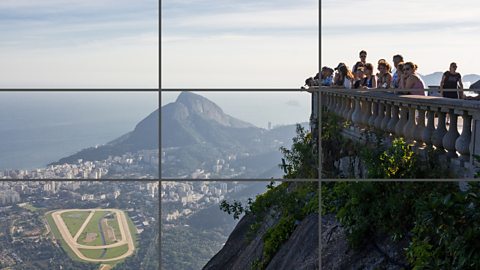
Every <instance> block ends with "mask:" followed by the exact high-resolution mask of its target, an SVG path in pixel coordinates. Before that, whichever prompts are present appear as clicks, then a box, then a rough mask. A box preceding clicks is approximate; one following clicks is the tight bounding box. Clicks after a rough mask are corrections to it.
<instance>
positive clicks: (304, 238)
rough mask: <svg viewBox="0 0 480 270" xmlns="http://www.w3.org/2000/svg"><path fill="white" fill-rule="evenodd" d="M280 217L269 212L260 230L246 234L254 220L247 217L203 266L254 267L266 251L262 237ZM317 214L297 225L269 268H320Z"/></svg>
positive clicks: (207, 269) (242, 269)
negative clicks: (252, 234) (250, 234)
mask: <svg viewBox="0 0 480 270" xmlns="http://www.w3.org/2000/svg"><path fill="white" fill-rule="evenodd" d="M279 219H280V216H279V215H276V214H275V213H273V212H272V213H270V215H267V218H266V220H264V221H263V222H262V225H261V227H260V229H259V230H258V231H257V233H255V235H254V236H251V241H249V239H248V237H247V234H248V232H249V231H250V225H252V224H253V223H254V218H253V216H251V215H247V216H244V217H243V218H242V219H241V220H240V222H239V223H238V224H237V226H236V227H235V229H234V230H233V232H232V233H231V235H230V237H229V238H228V240H227V242H226V243H225V246H224V247H223V248H222V250H220V251H219V252H218V253H217V254H216V255H215V256H214V257H213V258H212V259H211V260H210V261H209V262H208V263H207V264H206V265H205V267H204V268H203V269H204V270H220V269H222V270H223V269H231V270H245V269H254V268H252V266H253V264H254V263H255V261H259V260H261V258H262V254H263V236H264V234H265V233H266V231H267V230H268V228H270V227H272V226H274V225H275V224H276V223H277V222H278V220H279ZM318 219H319V216H318V214H311V215H309V216H307V217H306V218H304V219H303V220H302V221H300V223H299V224H298V225H297V227H296V228H295V230H294V231H293V233H292V235H291V236H290V238H289V239H288V240H287V241H286V242H285V243H284V244H283V245H282V246H281V247H280V249H279V250H278V252H277V253H276V254H275V256H274V257H273V258H272V260H271V261H270V263H269V265H268V266H267V268H266V269H267V270H273V269H275V270H281V269H285V270H287V269H299V270H315V269H320V268H319V263H318V262H319V238H318V237H319V235H318V231H319V230H318V229H319V228H318Z"/></svg>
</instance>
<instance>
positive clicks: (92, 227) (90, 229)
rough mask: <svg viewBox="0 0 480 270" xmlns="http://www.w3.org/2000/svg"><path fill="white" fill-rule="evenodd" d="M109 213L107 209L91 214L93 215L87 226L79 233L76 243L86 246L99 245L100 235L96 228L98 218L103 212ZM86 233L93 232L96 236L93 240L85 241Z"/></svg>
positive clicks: (103, 214) (100, 242)
mask: <svg viewBox="0 0 480 270" xmlns="http://www.w3.org/2000/svg"><path fill="white" fill-rule="evenodd" d="M107 213H109V212H108V211H95V213H94V214H93V217H92V218H91V219H90V221H89V222H88V224H87V226H86V227H85V229H84V230H83V232H82V233H81V234H80V237H79V238H78V241H77V242H78V243H80V244H82V245H87V246H101V245H102V244H103V243H102V237H101V236H100V230H99V228H98V224H99V222H100V220H101V219H102V218H103V216H105V214H107ZM87 233H95V234H96V237H95V239H94V240H93V241H90V242H86V241H85V238H86V236H87Z"/></svg>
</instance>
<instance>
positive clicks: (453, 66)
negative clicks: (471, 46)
mask: <svg viewBox="0 0 480 270" xmlns="http://www.w3.org/2000/svg"><path fill="white" fill-rule="evenodd" d="M456 71H457V63H455V62H452V63H451V64H450V72H451V73H455V72H456Z"/></svg>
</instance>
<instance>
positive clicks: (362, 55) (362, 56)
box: [352, 50, 367, 73]
mask: <svg viewBox="0 0 480 270" xmlns="http://www.w3.org/2000/svg"><path fill="white" fill-rule="evenodd" d="M359 56H360V61H359V62H357V63H355V65H353V69H352V71H353V73H355V72H357V69H358V68H359V67H361V66H365V64H366V63H367V52H366V51H364V50H361V51H360V53H359Z"/></svg>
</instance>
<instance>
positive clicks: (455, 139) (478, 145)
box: [320, 88, 480, 164]
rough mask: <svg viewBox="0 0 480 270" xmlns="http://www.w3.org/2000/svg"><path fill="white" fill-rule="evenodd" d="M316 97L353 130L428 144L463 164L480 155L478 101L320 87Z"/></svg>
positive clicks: (422, 145)
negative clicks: (378, 132)
mask: <svg viewBox="0 0 480 270" xmlns="http://www.w3.org/2000/svg"><path fill="white" fill-rule="evenodd" d="M320 97H321V104H322V107H323V108H324V109H326V110H329V111H331V112H333V113H335V114H337V115H338V116H341V117H342V118H344V119H345V120H346V121H347V123H350V125H351V129H353V130H356V131H357V132H358V133H360V132H361V131H362V130H365V129H370V130H380V131H384V132H385V133H386V134H387V135H388V136H392V137H403V138H405V140H406V141H407V142H410V143H413V144H415V145H416V146H417V147H418V148H423V147H426V146H431V147H433V148H434V149H436V150H438V151H441V152H445V153H446V155H447V156H448V157H449V158H450V159H456V160H458V161H460V162H461V163H462V164H465V163H467V164H473V162H474V159H473V158H472V155H480V101H473V100H456V99H447V98H443V97H433V96H418V95H399V94H394V93H393V92H391V91H390V92H388V91H385V90H384V91H379V90H348V89H327V88H321V89H320ZM447 119H449V123H448V124H447ZM459 120H461V121H459ZM459 123H461V125H459Z"/></svg>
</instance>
